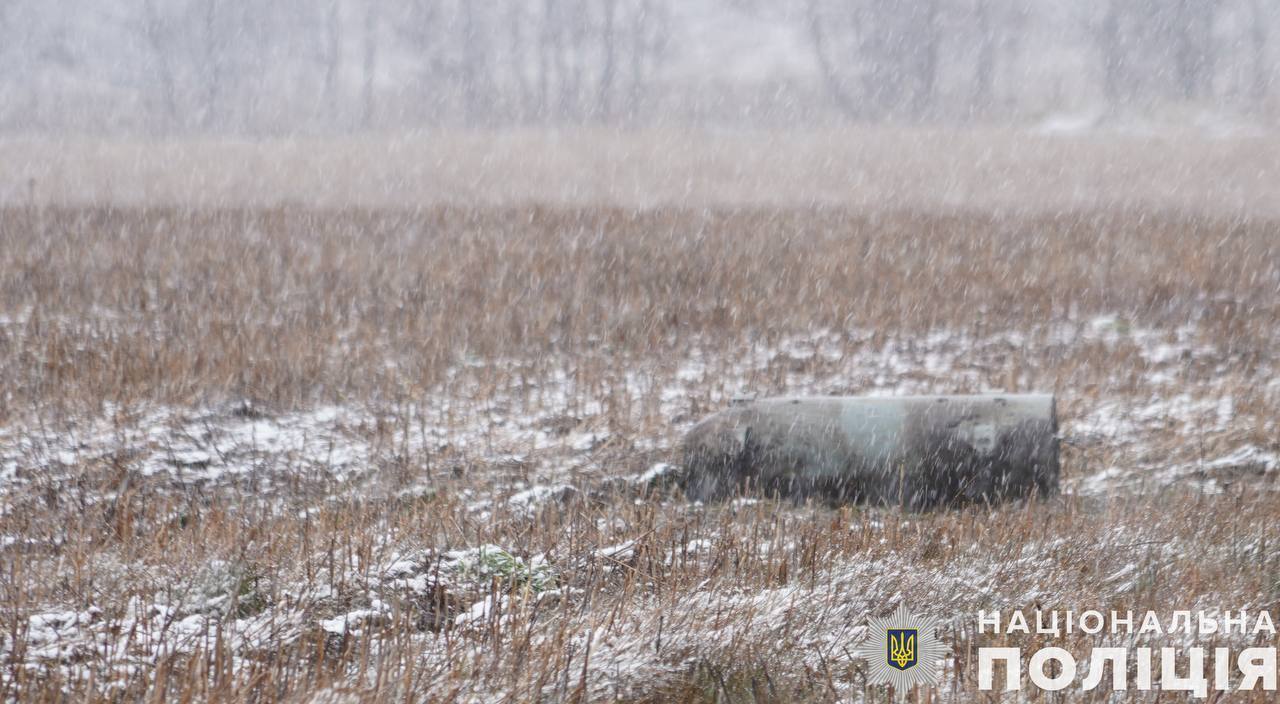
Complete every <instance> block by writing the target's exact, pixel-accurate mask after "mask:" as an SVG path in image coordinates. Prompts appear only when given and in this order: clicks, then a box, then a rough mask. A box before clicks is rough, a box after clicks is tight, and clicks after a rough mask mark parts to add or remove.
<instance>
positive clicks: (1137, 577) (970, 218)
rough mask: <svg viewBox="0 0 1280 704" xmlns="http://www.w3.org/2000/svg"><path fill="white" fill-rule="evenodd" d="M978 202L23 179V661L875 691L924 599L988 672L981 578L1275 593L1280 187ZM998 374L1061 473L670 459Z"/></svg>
mask: <svg viewBox="0 0 1280 704" xmlns="http://www.w3.org/2000/svg"><path fill="white" fill-rule="evenodd" d="M1251 183H1252V182H1251ZM1250 187H1251V188H1255V187H1256V188H1261V186H1259V185H1258V184H1253V185H1252V186H1250ZM1256 188H1255V190H1254V191H1251V192H1254V193H1261V192H1262V191H1259V190H1256ZM1064 197H1065V196H1064ZM986 212H988V211H984V212H973V213H963V212H951V211H947V210H945V209H909V208H901V209H892V208H890V209H880V210H874V209H868V208H859V207H853V206H851V205H845V206H841V205H838V204H835V205H824V206H817V205H810V206H795V205H776V206H769V207H754V208H752V207H727V206H724V207H721V206H715V207H706V208H701V207H687V208H680V207H668V206H660V205H649V206H647V207H635V208H628V207H602V206H601V207H597V206H589V205H583V204H577V203H562V204H559V205H555V206H532V205H530V206H518V205H485V206H478V205H477V206H465V207H464V206H448V205H432V206H430V207H426V208H418V209H414V210H409V209H396V208H394V207H390V206H379V207H365V208H356V207H344V208H340V209H328V210H325V209H315V208H303V207H287V206H280V207H250V208H247V209H231V208H228V209H217V208H214V207H207V208H202V209H195V210H189V209H178V208H169V207H155V206H153V207H143V206H136V207H134V206H130V207H122V208H116V209H111V208H105V207H93V206H63V207H55V206H42V205H36V204H32V205H28V206H25V207H24V206H20V205H15V206H10V207H9V208H8V209H6V210H4V211H3V212H0V699H6V700H11V699H23V700H33V701H45V700H47V701H54V700H57V701H63V700H68V699H85V700H91V699H94V698H96V697H102V698H115V699H135V698H142V697H143V696H144V695H149V696H152V697H154V699H155V700H156V701H160V700H181V701H191V700H197V701H199V700H219V701H228V700H230V701H243V700H254V701H275V700H287V701H325V702H338V701H352V702H355V701H369V700H377V701H403V700H405V699H416V700H419V701H427V700H430V701H521V702H522V701H535V700H544V701H566V700H570V701H586V700H611V699H621V700H625V701H636V702H648V701H653V702H657V701H672V700H675V701H708V702H710V701H735V702H736V701H849V700H853V701H871V700H875V701H883V698H884V694H883V693H882V692H878V691H877V690H875V689H874V688H871V687H868V686H867V685H866V683H865V667H864V665H863V663H861V662H860V661H858V660H856V659H854V658H853V657H852V656H851V652H852V650H853V648H854V646H855V645H856V644H857V643H858V641H859V640H860V639H861V637H862V634H863V630H864V625H865V618H866V616H867V615H883V614H886V613H888V612H890V611H892V610H893V609H894V608H895V607H896V606H897V605H898V604H899V603H906V604H908V605H909V606H910V607H911V608H912V609H913V610H915V611H917V612H920V613H924V614H927V615H930V616H935V617H938V618H940V619H941V620H942V621H943V623H945V624H946V628H945V633H944V640H946V641H947V643H948V644H949V645H950V646H951V648H952V651H953V653H954V657H952V658H951V659H949V660H948V662H947V666H946V669H947V679H946V684H945V686H944V687H943V688H942V690H941V692H940V695H941V699H943V700H945V701H969V700H970V699H972V698H974V697H976V696H978V695H977V694H976V692H975V689H976V655H975V648H976V646H977V645H979V644H983V643H986V642H988V641H990V640H992V639H994V638H996V637H997V636H990V635H979V634H977V633H976V614H977V611H978V610H979V609H995V608H1002V609H1014V608H1021V609H1023V610H1025V611H1026V612H1027V613H1030V612H1031V611H1033V610H1035V609H1037V608H1042V609H1062V610H1066V609H1072V610H1075V611H1077V612H1079V611H1083V610H1086V609H1098V610H1103V611H1105V610H1110V609H1119V610H1128V609H1132V610H1135V611H1145V610H1147V609H1155V610H1157V611H1160V612H1161V613H1167V612H1168V611H1169V610H1170V609H1172V608H1178V609H1190V610H1206V611H1214V610H1227V609H1231V610H1233V611H1235V610H1238V609H1248V610H1250V611H1256V610H1261V609H1268V608H1269V609H1271V610H1272V611H1273V612H1276V611H1278V610H1280V531H1278V530H1277V528H1276V526H1277V525H1280V493H1278V492H1277V489H1280V483H1277V481H1276V479H1277V476H1280V220H1275V219H1270V217H1258V218H1252V219H1251V218H1245V217H1240V216H1235V215H1231V214H1229V213H1220V212H1207V211H1205V212H1204V213H1203V214H1197V213H1196V212H1179V211H1175V210H1173V209H1156V210H1153V209H1146V210H1138V209H1129V208H1124V207H1119V206H1116V207H1110V206H1109V207H1088V206H1087V205H1086V206H1080V207H1079V208H1077V209H1069V208H1064V209H1060V210H1057V211H1055V212H1052V213H1043V214H1037V213H1024V214H1014V213H1013V212H1009V211H1003V212H1002V211H998V210H995V209H992V210H990V211H989V212H991V213H1001V212H1002V214H984V213H986ZM997 390H998V391H1005V392H1021V391H1051V392H1054V393H1056V394H1057V395H1058V412H1059V417H1060V423H1061V427H1062V440H1063V443H1064V445H1063V451H1064V458H1063V469H1062V472H1063V493H1062V495H1061V496H1059V497H1056V498H1054V499H1052V500H1047V501H1036V502H1030V503H1019V504H1010V505H1003V506H997V507H989V508H985V507H974V508H967V509H963V510H948V511H938V512H932V513H926V514H911V513H903V512H900V511H894V510H887V509H879V508H865V507H857V506H846V507H832V506H825V505H821V504H808V505H795V504H791V503H778V502H773V501H766V500H761V499H759V498H757V497H751V496H744V497H742V498H740V499H738V500H735V501H733V502H730V503H726V504H716V505H701V504H690V503H689V502H687V501H685V500H684V499H683V497H682V495H681V494H680V492H679V490H678V487H676V486H675V484H676V480H677V478H678V472H679V467H678V462H679V457H678V453H677V452H676V445H677V443H678V441H679V438H680V435H681V433H682V432H683V431H684V430H686V429H687V428H688V427H690V426H691V425H692V424H693V423H694V422H695V421H696V420H698V419H699V418H701V417H703V416H704V415H706V414H708V413H710V412H713V411H715V410H718V409H720V408H722V407H724V406H725V405H726V404H727V402H728V400H729V399H730V398H731V397H733V396H735V395H738V394H740V393H744V392H745V393H757V394H760V395H771V394H778V393H788V394H807V393H814V394H885V395H895V394H910V393H965V392H977V391H997ZM1000 637H1003V636H1000ZM1170 637H1171V638H1173V637H1174V636H1170ZM1033 642H1034V638H1026V639H1025V640H1024V641H1023V642H1021V643H1017V642H1015V643H1014V644H1021V645H1024V646H1029V645H1030V644H1031V643H1033ZM1098 644H1099V643H1098V642H1097V638H1096V637H1093V636H1086V635H1083V634H1077V636H1075V640H1072V641H1068V642H1067V643H1066V644H1060V645H1062V646H1063V647H1068V648H1070V649H1073V650H1075V651H1077V653H1080V654H1081V657H1082V658H1083V657H1084V656H1083V653H1085V652H1086V651H1087V650H1088V648H1091V647H1094V646H1096V645H1098ZM1109 694H1110V693H1109V692H1105V691H1103V692H1099V691H1093V692H1086V693H1083V694H1081V693H1079V692H1068V693H1067V695H1068V696H1067V698H1068V699H1070V700H1072V701H1109V699H1108V695H1109ZM1131 694H1133V695H1134V696H1137V694H1138V693H1131ZM1149 694H1150V695H1151V698H1152V699H1155V696H1156V695H1157V694H1158V692H1152V693H1149ZM996 699H998V697H995V696H994V695H992V700H993V701H994V700H996ZM1007 700H1010V701H1011V699H1007Z"/></svg>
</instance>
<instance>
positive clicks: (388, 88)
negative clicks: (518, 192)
mask: <svg viewBox="0 0 1280 704" xmlns="http://www.w3.org/2000/svg"><path fill="white" fill-rule="evenodd" d="M1278 16H1280V10H1278V9H1277V4H1276V3H1274V2H1267V1H1266V0H1141V1H1134V0H1076V1H1070V2H1068V1H1065V0H1056V1H1055V0H1033V1H1031V2H1020V1H1015V0H913V1H911V2H902V1H900V0H769V1H766V0H681V1H677V0H493V1H490V2H464V1H461V0H310V1H302V0H276V1H273V2H255V1H253V0H63V1H61V2H56V3H46V2H40V1H38V0H0V57H2V59H3V61H2V63H0V66H2V67H3V68H2V69H0V130H3V131H5V132H8V133H58V132H65V131H72V132H80V133H95V134H96V133H125V134H144V135H174V134H190V133H198V134H234V135H251V136H252V135H280V134H297V133H302V134H326V133H334V132H339V133H347V132H355V131H365V130H403V129H430V128H433V127H459V126H463V127H523V126H546V125H609V126H654V125H667V124H700V125H726V126H753V127H754V126H768V127H778V126H794V125H797V124H800V125H804V124H816V125H823V124H825V125H830V124H839V123H843V122H848V121H851V120H852V121H859V122H871V123H880V122H897V123H923V124H960V123H970V122H976V123H984V124H1025V123H1029V122H1035V121H1039V120H1044V119H1047V118H1049V117H1051V116H1055V115H1074V116H1081V115H1082V116H1083V117H1082V118H1080V119H1084V120H1086V121H1093V122H1096V121H1100V120H1106V119H1108V118H1114V117H1116V116H1144V117H1153V116H1154V117H1155V118H1158V119H1162V120H1164V119H1171V120H1174V121H1177V120H1203V119H1205V118H1204V115H1205V114H1212V115H1221V114H1229V115H1232V116H1234V117H1244V118H1247V119H1248V120H1250V121H1251V122H1253V123H1255V124H1257V123H1266V122H1269V121H1270V120H1271V119H1272V118H1273V116H1274V115H1275V113H1276V109H1275V108H1276V100H1275V95H1274V94H1275V85H1274V84H1275V73H1276V65H1277V50H1276V40H1275V34H1276V28H1277V20H1278Z"/></svg>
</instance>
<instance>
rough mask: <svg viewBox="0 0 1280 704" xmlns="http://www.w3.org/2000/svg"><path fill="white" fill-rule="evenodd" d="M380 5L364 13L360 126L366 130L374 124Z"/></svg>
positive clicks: (370, 4)
mask: <svg viewBox="0 0 1280 704" xmlns="http://www.w3.org/2000/svg"><path fill="white" fill-rule="evenodd" d="M378 17H379V16H378V3H377V2H376V0H374V1H373V2H370V3H369V7H368V9H366V10H365V13H364V37H363V39H364V45H363V48H364V57H363V73H364V75H363V79H364V82H363V85H362V88H361V91H360V104H361V107H362V112H361V118H360V124H361V125H362V126H363V127H365V128H366V129H367V128H369V126H370V125H372V124H373V116H374V107H375V106H374V101H375V99H376V98H375V92H374V88H375V86H374V81H375V80H376V78H377V72H378Z"/></svg>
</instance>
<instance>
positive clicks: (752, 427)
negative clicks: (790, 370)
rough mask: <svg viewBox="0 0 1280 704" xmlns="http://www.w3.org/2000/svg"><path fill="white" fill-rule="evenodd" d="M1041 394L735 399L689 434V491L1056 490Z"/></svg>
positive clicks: (1053, 439)
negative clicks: (740, 401) (736, 401)
mask: <svg viewBox="0 0 1280 704" xmlns="http://www.w3.org/2000/svg"><path fill="white" fill-rule="evenodd" d="M1057 431H1058V422H1057V414H1056V410H1055V405H1054V398H1053V396H1052V395H1048V394H983V395H974V396H903V397H886V398H874V397H836V396H827V397H808V398H805V397H797V398H770V399H762V400H759V401H749V402H745V403H738V404H735V405H733V406H731V407H730V408H727V409H725V410H723V411H721V412H719V413H716V414H714V415H712V416H710V417H708V418H706V419H704V420H703V421H702V422H700V423H698V424H697V425H695V426H694V427H693V428H692V429H691V430H690V431H689V433H688V435H686V436H685V439H684V443H683V452H684V485H685V491H686V494H687V495H688V496H689V498H691V499H694V500H714V499H720V498H724V497H726V496H729V495H732V494H735V493H736V492H738V491H741V490H743V489H756V490H760V491H763V492H765V493H767V494H770V495H776V496H790V497H796V498H804V497H807V496H816V497H820V498H827V499H831V500H835V501H865V502H868V503H874V504H890V505H900V506H905V507H908V508H913V509H927V508H933V507H937V506H945V505H953V504H960V503H974V502H977V503H985V502H993V501H999V500H1002V499H1008V498H1018V497H1026V496H1033V495H1039V496H1046V495H1051V494H1056V493H1057V491H1058V439H1057Z"/></svg>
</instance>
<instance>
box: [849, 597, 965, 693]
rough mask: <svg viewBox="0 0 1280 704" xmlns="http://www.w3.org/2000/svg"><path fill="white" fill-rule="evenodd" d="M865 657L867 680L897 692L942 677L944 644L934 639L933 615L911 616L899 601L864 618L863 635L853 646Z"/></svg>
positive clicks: (935, 627) (944, 653) (944, 655)
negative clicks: (880, 613) (890, 610)
mask: <svg viewBox="0 0 1280 704" xmlns="http://www.w3.org/2000/svg"><path fill="white" fill-rule="evenodd" d="M854 654H855V655H857V656H858V657H861V658H865V659H866V661H867V682H868V683H869V684H887V685H890V686H892V687H893V689H894V691H895V692H897V693H898V694H899V695H906V693H907V692H909V691H910V690H911V688H912V687H916V686H930V685H936V684H939V683H940V682H941V681H942V668H941V667H940V665H941V662H942V659H943V658H944V657H946V655H947V646H945V645H943V644H942V641H940V640H938V621H937V619H932V618H926V617H922V616H915V615H913V614H911V612H909V611H907V608H906V605H900V606H899V607H898V610H897V611H894V612H893V613H892V614H890V615H889V616H887V617H885V618H875V617H870V618H868V619H867V637H866V639H864V640H863V641H862V643H861V644H860V645H859V646H858V647H857V648H856V649H855V650H854Z"/></svg>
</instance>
